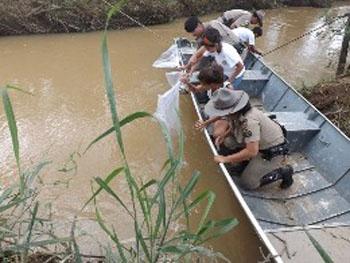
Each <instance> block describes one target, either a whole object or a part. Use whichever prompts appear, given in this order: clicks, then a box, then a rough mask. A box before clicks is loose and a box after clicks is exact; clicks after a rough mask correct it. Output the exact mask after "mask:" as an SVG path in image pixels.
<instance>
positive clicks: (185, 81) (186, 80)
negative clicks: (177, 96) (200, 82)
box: [180, 74, 190, 85]
mask: <svg viewBox="0 0 350 263" xmlns="http://www.w3.org/2000/svg"><path fill="white" fill-rule="evenodd" d="M180 81H181V82H182V83H183V84H186V85H187V84H188V83H189V82H190V80H189V75H188V74H183V75H182V76H181V78H180Z"/></svg>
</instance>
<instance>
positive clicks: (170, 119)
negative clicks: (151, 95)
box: [154, 71, 182, 133]
mask: <svg viewBox="0 0 350 263" xmlns="http://www.w3.org/2000/svg"><path fill="white" fill-rule="evenodd" d="M166 77H167V80H168V83H169V84H170V86H172V87H171V89H169V90H168V91H166V92H165V93H164V94H162V95H158V104H157V110H156V112H155V113H154V116H155V117H156V118H157V119H158V120H160V121H161V122H163V123H164V125H165V126H166V127H167V129H168V131H169V132H170V133H173V132H176V133H178V131H179V129H180V120H179V116H178V112H179V89H180V87H181V85H182V83H181V82H180V77H181V73H180V72H178V71H175V72H168V73H166Z"/></svg>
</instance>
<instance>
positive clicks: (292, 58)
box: [0, 7, 344, 262]
mask: <svg viewBox="0 0 350 263" xmlns="http://www.w3.org/2000/svg"><path fill="white" fill-rule="evenodd" d="M343 10H344V8H341V7H338V8H337V9H336V11H334V10H333V11H332V12H343ZM326 11H327V10H325V9H316V8H288V9H275V10H268V11H267V15H266V22H265V25H264V30H265V32H264V37H262V38H260V39H258V41H257V46H258V48H260V49H261V50H263V51H267V50H270V49H271V48H274V47H276V46H278V45H280V44H281V43H284V42H286V41H288V40H290V39H292V38H294V37H297V36H298V35H300V34H302V33H304V32H305V31H308V30H310V29H312V28H314V27H315V26H318V25H320V24H321V23H322V21H323V20H322V18H321V17H322V16H323V15H324V14H325V12H326ZM211 17H214V16H210V17H205V18H203V20H206V19H209V18H211ZM182 28H183V20H177V21H174V22H172V23H170V24H167V25H160V26H154V27H152V30H154V31H155V32H156V33H157V34H158V37H155V35H154V34H152V33H150V32H148V31H145V30H142V29H140V28H133V29H129V30H125V31H112V32H110V33H109V48H110V56H111V60H112V73H113V76H114V82H115V87H116V93H117V100H118V103H117V104H118V105H117V106H118V110H119V114H120V115H121V116H126V115H127V114H129V113H131V112H134V111H140V110H145V111H148V112H153V111H154V110H155V107H156V102H157V95H158V94H161V93H163V92H164V91H165V90H166V89H167V88H168V87H167V84H166V80H165V76H164V71H162V70H156V69H153V68H152V67H151V65H152V63H153V61H154V60H155V59H157V57H158V56H159V55H160V53H161V52H162V51H164V50H165V49H167V48H168V46H169V45H170V44H171V40H172V39H173V38H174V37H177V36H186V34H185V33H184V32H183V29H182ZM159 36H160V38H159ZM340 41H341V37H339V36H336V35H335V36H331V37H329V36H326V37H325V36H322V35H316V34H315V33H313V34H311V35H310V36H308V37H306V38H303V39H302V40H299V41H297V42H295V43H293V44H291V45H289V46H288V47H286V48H284V49H281V50H280V51H278V52H275V53H273V54H271V55H269V56H267V57H266V58H265V61H266V62H267V63H268V64H269V65H271V66H272V67H273V68H274V69H275V70H276V71H277V72H278V73H280V74H281V75H282V76H283V77H284V78H286V79H287V81H289V82H291V83H293V84H294V85H295V86H297V87H301V86H302V85H310V84H313V83H315V82H317V81H319V80H321V79H324V78H330V77H331V76H332V75H333V72H334V67H333V65H332V63H331V61H332V56H333V54H334V53H336V51H337V50H339V46H340ZM100 42H101V33H100V32H97V33H85V34H58V35H45V36H20V37H6V38H5V37H3V38H1V39H0V55H1V60H0V72H1V85H5V84H13V85H17V86H19V87H21V88H23V89H25V90H27V91H30V92H32V93H33V96H30V95H26V94H22V93H20V92H13V91H11V92H10V94H11V99H12V102H13V106H14V111H15V113H16V118H17V124H18V129H19V138H20V147H21V149H20V153H21V154H20V155H21V162H22V164H23V166H24V167H26V168H30V167H33V166H34V165H35V164H37V163H38V162H40V161H45V160H51V161H52V163H51V164H50V165H49V166H47V167H46V168H45V169H44V170H43V171H42V173H41V175H40V176H41V177H40V178H41V181H42V182H43V184H44V185H45V186H44V187H43V189H42V193H41V203H42V205H43V204H45V203H51V202H52V204H53V212H54V213H55V214H56V218H58V219H59V220H62V222H63V221H64V220H70V219H72V218H73V216H74V215H75V214H78V218H79V222H80V223H81V224H80V227H82V229H84V230H87V231H88V232H90V233H91V234H92V235H93V236H94V237H95V238H96V237H97V239H98V237H99V236H101V234H100V232H99V230H98V227H97V226H96V224H94V223H92V220H91V219H93V218H94V213H93V210H92V209H88V210H86V211H84V212H80V208H81V207H82V204H83V203H84V202H85V201H86V200H87V199H88V198H89V197H90V196H91V190H90V182H91V180H92V178H93V177H95V176H101V177H105V176H106V175H107V174H108V173H109V172H110V171H111V170H112V169H114V168H115V167H118V162H119V161H118V151H117V148H116V145H115V140H114V138H113V137H112V136H111V138H107V139H105V140H104V141H102V142H101V143H99V144H98V145H96V146H94V147H93V148H92V149H91V150H90V151H89V152H88V153H87V154H85V155H79V154H78V153H82V152H83V150H84V149H85V147H86V146H87V145H88V143H89V142H90V141H91V140H92V139H94V138H95V137H96V136H97V135H99V134H101V133H102V132H103V131H105V130H106V129H108V128H109V127H110V126H111V121H110V113H109V107H108V102H107V99H106V96H105V95H104V88H103V78H102V67H101V53H100ZM181 115H182V124H183V128H184V131H185V134H186V144H185V168H184V170H183V172H182V174H181V176H182V178H183V179H182V180H185V179H186V178H189V176H190V174H191V173H192V172H193V171H194V170H199V171H200V172H201V173H202V177H201V181H200V183H199V186H198V190H197V193H199V192H201V191H204V190H206V189H211V190H213V191H214V192H215V193H216V195H217V200H216V204H215V205H214V208H213V211H212V213H211V217H212V218H216V219H219V218H224V217H236V218H238V220H239V221H240V224H239V226H238V227H236V228H235V229H234V230H233V231H232V232H231V233H230V234H228V235H226V236H224V237H222V238H220V239H217V240H215V241H213V242H211V243H210V245H211V247H213V248H214V249H215V250H217V251H220V252H222V253H223V254H224V255H225V256H226V257H227V258H229V259H230V260H232V261H234V262H256V261H257V259H260V258H261V255H260V251H259V247H260V246H261V245H260V243H259V240H258V239H257V237H256V236H255V234H254V232H253V230H252V229H251V226H250V224H249V222H248V221H247V218H246V217H245V216H244V214H243V213H242V211H241V209H240V206H239V204H238V203H237V202H236V201H235V199H234V197H233V194H232V192H231V190H230V189H229V187H228V185H227V184H226V182H225V179H224V177H223V176H222V175H221V174H220V172H219V170H218V167H217V166H216V165H215V164H214V162H213V161H212V157H211V156H210V153H209V148H208V146H207V144H206V142H205V140H204V138H203V136H202V135H201V133H199V132H197V131H195V130H194V129H193V124H194V122H195V120H196V117H195V112H194V109H193V107H192V105H191V101H190V98H189V97H188V96H187V97H186V96H182V97H181ZM123 132H124V133H123V138H124V140H125V145H126V152H127V156H128V157H129V162H130V165H131V167H132V170H133V172H134V174H135V176H137V177H138V178H142V179H143V180H144V181H146V180H147V179H149V178H151V177H155V178H157V176H159V171H160V169H161V167H162V165H163V162H164V161H165V159H166V150H165V146H164V143H163V140H162V137H161V132H160V130H159V128H158V127H157V125H156V124H155V123H154V122H151V121H149V120H139V121H137V122H136V123H134V124H132V125H129V126H127V127H125V128H123ZM0 145H1V155H0V166H1V187H6V186H7V185H9V184H10V183H11V182H12V181H13V180H14V176H16V172H15V169H14V168H15V161H14V157H13V154H12V146H11V140H10V136H9V133H8V128H7V124H6V119H5V115H4V111H3V109H2V108H1V109H0ZM72 160H74V162H73V161H72ZM75 164H77V166H75ZM63 168H65V169H66V170H70V171H69V172H62V169H63ZM63 170H64V169H63ZM113 187H115V188H116V189H117V190H116V191H118V193H120V194H121V195H122V196H123V195H126V194H127V187H126V184H125V182H123V180H117V182H115V183H114V184H113ZM99 204H100V206H101V207H102V208H103V211H104V215H105V216H106V217H107V218H108V219H109V221H112V222H113V224H114V225H115V226H116V228H117V229H118V231H119V232H120V234H121V237H122V238H123V239H127V238H130V229H131V226H127V225H128V224H127V222H128V221H127V218H125V216H124V215H123V214H121V211H120V209H119V208H117V207H115V204H114V203H113V202H112V201H111V200H110V199H108V198H101V199H100V203H99ZM194 217H195V214H194ZM62 227H63V226H62ZM88 242H89V241H87V242H86V244H85V246H86V250H87V251H88V252H96V249H95V244H94V243H92V242H89V243H88ZM87 243H88V245H87Z"/></svg>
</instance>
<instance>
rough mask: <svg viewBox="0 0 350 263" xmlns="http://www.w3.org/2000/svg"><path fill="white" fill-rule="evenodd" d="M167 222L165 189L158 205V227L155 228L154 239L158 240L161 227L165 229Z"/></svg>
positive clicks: (160, 193)
mask: <svg viewBox="0 0 350 263" xmlns="http://www.w3.org/2000/svg"><path fill="white" fill-rule="evenodd" d="M165 222H166V202H165V194H164V189H161V191H160V192H159V204H158V215H157V220H156V226H155V228H154V233H153V239H156V238H157V236H158V233H159V232H160V226H161V225H163V227H165V224H166V223H165Z"/></svg>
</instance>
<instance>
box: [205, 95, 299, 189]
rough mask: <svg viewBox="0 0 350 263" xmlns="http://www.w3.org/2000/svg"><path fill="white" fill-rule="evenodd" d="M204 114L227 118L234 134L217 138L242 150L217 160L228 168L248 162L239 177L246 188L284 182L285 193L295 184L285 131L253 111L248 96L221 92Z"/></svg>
mask: <svg viewBox="0 0 350 263" xmlns="http://www.w3.org/2000/svg"><path fill="white" fill-rule="evenodd" d="M204 112H205V114H207V115H208V116H209V117H211V118H212V117H223V116H226V119H227V122H228V124H229V125H230V127H231V130H230V132H229V133H228V132H224V133H223V134H222V135H217V136H218V138H217V141H219V142H222V143H224V144H225V145H226V146H228V147H229V148H239V150H238V151H237V152H236V153H233V154H230V155H227V156H223V155H217V156H215V157H214V160H215V162H217V163H227V164H239V163H241V162H243V161H247V160H248V161H249V162H248V164H247V165H246V166H245V168H244V170H243V172H242V174H241V175H240V176H239V177H238V181H239V183H240V184H241V185H242V187H243V188H245V189H250V190H252V189H256V188H258V187H260V186H264V185H267V184H270V183H273V182H275V181H279V180H282V182H281V184H280V187H281V188H282V189H285V188H288V187H290V186H291V185H292V184H293V178H292V175H293V168H292V166H290V165H286V164H285V163H286V161H287V159H286V155H287V153H288V146H287V143H286V140H285V137H284V134H283V131H282V128H281V127H280V126H279V124H278V123H276V122H275V121H273V120H271V119H270V118H269V117H268V116H266V115H265V114H264V113H263V112H262V111H260V110H258V109H257V108H254V107H251V105H250V103H249V96H248V94H247V93H245V92H244V91H241V90H237V91H236V90H230V89H226V88H222V89H218V90H217V91H215V92H214V93H213V96H212V99H211V100H210V101H209V102H208V103H207V104H206V105H205V108H204Z"/></svg>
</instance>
